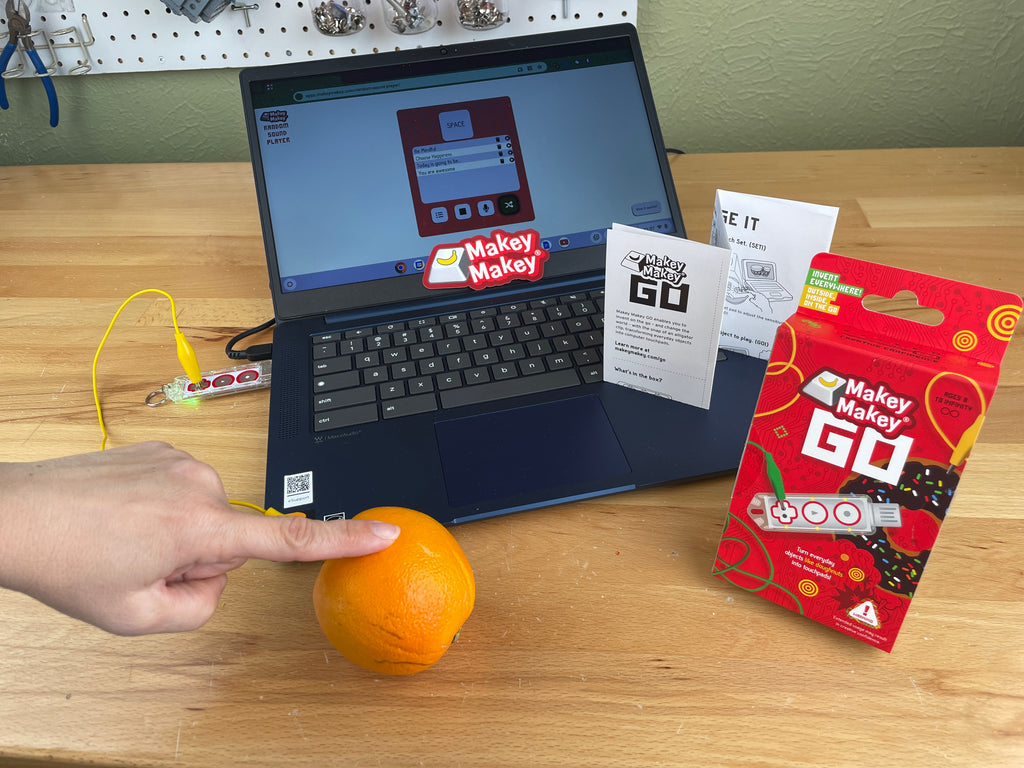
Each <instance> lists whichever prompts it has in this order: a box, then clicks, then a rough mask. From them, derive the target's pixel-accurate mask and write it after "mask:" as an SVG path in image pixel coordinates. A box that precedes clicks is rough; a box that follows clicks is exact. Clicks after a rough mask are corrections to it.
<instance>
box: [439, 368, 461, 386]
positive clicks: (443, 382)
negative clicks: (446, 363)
mask: <svg viewBox="0 0 1024 768" xmlns="http://www.w3.org/2000/svg"><path fill="white" fill-rule="evenodd" d="M434 378H435V380H436V381H437V388H438V389H454V388H456V387H461V386H462V374H461V373H459V372H458V371H449V372H448V373H439V374H438V375H437V376H435V377H434Z"/></svg>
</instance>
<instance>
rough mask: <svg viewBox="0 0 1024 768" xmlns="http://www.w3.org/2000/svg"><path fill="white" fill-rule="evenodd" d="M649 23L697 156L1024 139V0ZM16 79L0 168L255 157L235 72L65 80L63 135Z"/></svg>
mask: <svg viewBox="0 0 1024 768" xmlns="http://www.w3.org/2000/svg"><path fill="white" fill-rule="evenodd" d="M574 2H586V0H574ZM514 5H515V0H512V6H513V10H514ZM638 21H639V24H638V26H639V29H640V35H641V40H642V43H643V46H644V51H645V56H646V59H647V63H648V68H649V70H650V74H651V81H652V87H653V90H654V96H655V101H656V102H657V105H658V111H659V115H660V117H661V121H662V126H663V130H664V134H665V141H666V143H667V144H668V145H669V146H672V147H676V148H679V149H683V150H685V151H687V152H739V151H758V150H785V149H848V148H863V147H920V146H985V145H1019V144H1022V143H1024V77H1022V74H1024V2H1021V0H975V2H973V3H971V4H970V5H969V6H968V4H967V3H963V2H954V1H953V0H862V2H859V3H850V2H848V0H843V1H842V2H840V0H819V2H814V0H811V2H798V1H797V0H763V1H762V2H755V1H754V0H740V1H739V2H726V0H708V2H704V3H682V2H680V1H679V0H639V12H638ZM6 84H7V90H8V96H9V98H10V102H11V105H12V108H11V109H9V110H7V111H6V112H0V165H12V164H26V163H105V162H162V161H168V162H175V161H208V160H245V159H247V152H246V146H245V130H244V126H243V123H242V117H241V100H240V98H239V95H238V84H237V71H236V70H197V71H191V72H159V73H137V74H136V73H125V74H104V75H86V76H82V77H60V78H57V79H56V86H57V90H58V94H59V97H60V104H61V124H60V127H59V128H57V129H55V130H54V129H51V128H50V127H49V126H48V125H47V113H48V111H47V105H46V101H45V96H44V94H43V89H42V88H41V87H40V86H39V84H38V83H36V82H33V81H29V80H8V81H6ZM611 108H614V106H612V107H611Z"/></svg>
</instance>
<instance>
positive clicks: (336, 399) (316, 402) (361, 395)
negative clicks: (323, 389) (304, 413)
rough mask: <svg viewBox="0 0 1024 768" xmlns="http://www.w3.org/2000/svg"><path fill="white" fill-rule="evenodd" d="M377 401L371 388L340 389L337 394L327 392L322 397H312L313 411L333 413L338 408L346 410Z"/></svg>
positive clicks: (375, 394)
mask: <svg viewBox="0 0 1024 768" xmlns="http://www.w3.org/2000/svg"><path fill="white" fill-rule="evenodd" d="M376 399H377V393H376V392H374V391H373V387H356V388H355V389H342V390H339V391H337V392H328V393H326V394H323V395H314V396H313V410H314V411H316V412H317V413H319V412H320V411H333V410H337V409H338V408H348V407H349V406H353V405H362V404H364V403H372V402H374V400H376Z"/></svg>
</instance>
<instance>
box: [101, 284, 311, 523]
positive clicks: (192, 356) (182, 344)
mask: <svg viewBox="0 0 1024 768" xmlns="http://www.w3.org/2000/svg"><path fill="white" fill-rule="evenodd" d="M144 293H158V294H160V295H161V296H165V297H166V298H167V300H168V301H169V302H170V303H171V322H173V323H174V338H175V341H176V342H177V354H178V360H179V361H180V362H181V364H182V367H183V368H184V369H185V373H186V374H188V377H189V378H190V379H191V380H192V381H193V382H194V383H199V381H201V380H202V373H201V372H200V369H199V363H198V361H197V360H196V353H195V350H193V349H192V345H191V344H189V343H188V341H187V340H186V339H185V335H184V334H183V333H182V332H181V328H180V327H179V326H178V313H177V310H176V308H175V306H174V299H173V298H172V297H171V294H169V293H167V291H162V290H160V289H159V288H144V289H143V290H141V291H136V292H135V293H133V294H132V295H131V296H129V297H128V298H127V299H125V300H124V301H123V302H121V306H120V307H118V308H117V312H115V313H114V317H113V318H111V320H110V324H109V325H108V326H107V330H106V333H104V334H103V338H102V339H101V340H100V344H99V346H98V347H97V348H96V354H95V355H93V358H92V397H93V401H94V402H95V403H96V417H97V418H98V419H99V422H100V432H101V433H103V440H102V441H101V442H100V450H101V451H104V450H106V448H107V438H108V435H107V427H106V424H104V422H103V408H102V406H101V405H100V392H99V386H98V384H97V383H96V366H97V363H98V362H99V359H100V352H101V351H103V345H104V344H106V343H107V337H109V336H110V332H111V331H112V330H114V323H116V322H117V318H118V317H120V316H121V312H123V311H124V308H125V307H127V306H128V304H129V302H131V301H132V299H135V298H137V297H138V296H141V295H142V294H144ZM228 503H229V504H233V505H236V506H240V507H248V508H249V509H254V510H256V511H257V512H259V513H260V514H263V515H280V514H281V513H280V512H278V511H277V510H276V509H264V508H263V507H261V506H259V505H257V504H250V503H249V502H248V501H238V500H237V499H228ZM297 514H303V513H301V512H299V513H297ZM303 516H305V515H303Z"/></svg>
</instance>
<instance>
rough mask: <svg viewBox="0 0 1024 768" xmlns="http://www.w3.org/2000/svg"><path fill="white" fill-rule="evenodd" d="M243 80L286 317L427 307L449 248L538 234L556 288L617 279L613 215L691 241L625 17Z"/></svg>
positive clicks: (268, 70) (275, 279) (282, 69)
mask: <svg viewBox="0 0 1024 768" xmlns="http://www.w3.org/2000/svg"><path fill="white" fill-rule="evenodd" d="M242 86H243V99H244V101H245V107H246V112H247V115H246V118H247V125H248V129H249V138H250V146H251V151H252V158H253V164H254V169H255V176H256V184H257V193H258V197H259V200H260V209H261V217H262V223H263V229H264V237H265V242H266V247H267V253H268V261H269V263H270V271H271V281H272V287H273V289H274V290H273V293H274V297H275V306H276V309H277V314H278V316H279V317H290V316H301V315H306V314H315V313H329V312H339V311H343V310H346V309H352V308H358V307H361V306H377V305H380V304H382V303H389V302H401V301H409V300H415V299H417V298H422V297H424V296H426V295H428V294H429V293H430V292H431V291H430V289H428V288H427V287H426V286H425V285H424V276H423V273H424V269H425V268H426V266H427V262H428V258H429V256H430V254H431V252H432V250H433V249H434V247H435V246H438V245H446V244H454V243H458V242H460V241H463V240H465V239H466V238H468V237H471V236H473V235H475V234H477V233H479V234H483V235H487V234H490V233H492V232H493V231H495V230H502V231H505V232H515V231H517V230H523V229H530V230H533V231H535V232H536V233H537V234H538V237H539V240H540V245H541V247H543V248H544V249H545V250H546V251H548V253H549V254H550V256H549V258H548V260H547V262H546V266H545V276H546V277H547V278H551V277H564V276H570V275H575V274H580V273H590V272H595V271H599V270H601V269H603V259H604V248H603V244H604V240H605V232H606V230H607V229H608V228H609V227H610V226H611V225H612V223H613V222H618V223H622V224H629V225H633V226H637V227H643V228H646V229H651V230H657V231H660V232H669V233H677V234H680V235H682V234H683V232H682V221H681V218H680V216H679V213H678V205H677V203H676V198H675V192H674V189H673V187H672V184H671V177H670V175H669V173H668V166H667V162H666V160H665V157H664V152H663V148H662V145H661V137H660V132H659V130H658V127H657V122H656V119H655V117H654V111H653V106H652V102H651V99H650V92H649V88H648V85H647V80H646V75H645V73H644V70H643V64H642V62H641V61H640V56H639V49H638V46H637V43H636V36H635V30H633V28H632V27H628V26H627V25H619V26H616V27H606V28H603V29H602V28H597V29H594V30H584V31H576V32H575V33H556V34H554V35H538V36H533V37H528V38H518V39H505V40H500V41H499V40H494V41H487V42H483V43H470V44H465V45H459V46H451V47H449V48H435V49H416V50H410V51H401V52H395V53H387V54H374V55H372V56H363V57H352V58H348V59H336V60H332V61H328V62H308V63H303V64H298V65H284V66H276V67H265V68H257V69H250V70H245V71H244V72H243V73H242ZM449 290H450V289H449ZM457 290H461V291H463V292H464V291H468V290H471V289H468V288H462V289H457Z"/></svg>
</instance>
